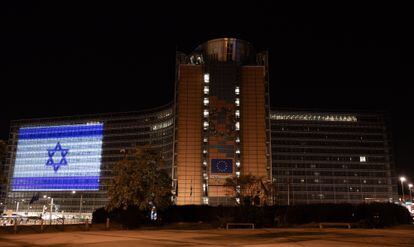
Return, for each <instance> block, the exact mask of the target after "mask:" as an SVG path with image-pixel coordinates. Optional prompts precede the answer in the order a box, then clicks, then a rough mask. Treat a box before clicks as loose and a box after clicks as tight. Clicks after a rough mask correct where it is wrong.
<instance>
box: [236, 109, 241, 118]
mask: <svg viewBox="0 0 414 247" xmlns="http://www.w3.org/2000/svg"><path fill="white" fill-rule="evenodd" d="M236 117H237V118H239V117H240V110H236Z"/></svg>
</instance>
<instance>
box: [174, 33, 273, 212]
mask: <svg viewBox="0 0 414 247" xmlns="http://www.w3.org/2000/svg"><path fill="white" fill-rule="evenodd" d="M267 74H268V68H267V54H266V53H255V52H254V49H253V47H252V46H251V45H250V44H249V43H248V42H246V41H243V40H238V39H231V38H223V39H215V40H210V41H207V42H206V43H204V44H202V45H200V46H199V47H198V48H197V49H196V50H195V51H194V52H193V53H191V54H190V55H185V54H178V55H177V73H176V75H177V76H176V92H175V95H176V96H175V109H176V110H175V112H176V139H175V150H176V151H175V152H174V154H175V155H174V172H173V180H174V191H175V195H176V203H177V204H178V205H185V204H210V205H219V204H223V205H234V203H235V200H236V201H238V200H239V197H238V195H237V193H236V191H235V189H234V188H231V187H229V186H226V185H225V182H226V178H228V177H234V176H236V177H239V176H240V175H241V174H252V175H255V176H258V177H262V178H263V179H264V180H267V181H270V179H271V156H270V125H269V123H270V121H269V118H268V116H269V99H268V98H269V94H268V88H269V85H268V75H267Z"/></svg>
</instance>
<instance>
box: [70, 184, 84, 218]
mask: <svg viewBox="0 0 414 247" xmlns="http://www.w3.org/2000/svg"><path fill="white" fill-rule="evenodd" d="M72 194H76V191H75V190H72ZM82 196H83V195H82V193H81V195H80V201H79V219H80V218H81V215H82V201H83V197H82Z"/></svg>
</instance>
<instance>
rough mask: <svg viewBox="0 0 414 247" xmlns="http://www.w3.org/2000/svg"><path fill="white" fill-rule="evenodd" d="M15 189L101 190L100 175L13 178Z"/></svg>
mask: <svg viewBox="0 0 414 247" xmlns="http://www.w3.org/2000/svg"><path fill="white" fill-rule="evenodd" d="M12 188H13V191H35V190H44V191H47V190H99V176H79V177H20V178H12Z"/></svg>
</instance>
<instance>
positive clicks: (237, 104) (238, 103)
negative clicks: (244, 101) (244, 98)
mask: <svg viewBox="0 0 414 247" xmlns="http://www.w3.org/2000/svg"><path fill="white" fill-rule="evenodd" d="M235 103H236V106H240V99H239V98H236V101H235Z"/></svg>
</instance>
